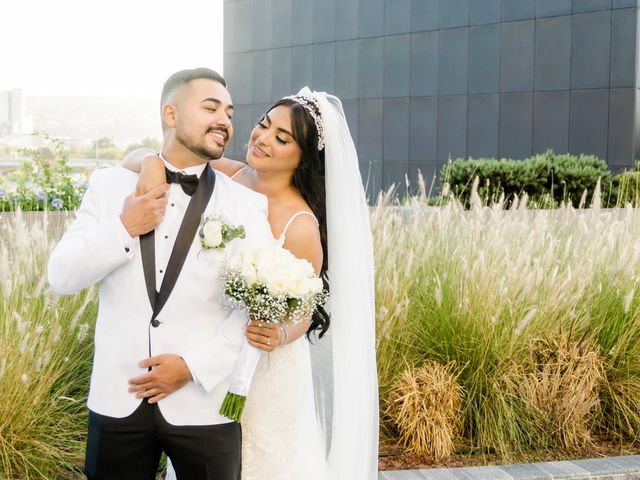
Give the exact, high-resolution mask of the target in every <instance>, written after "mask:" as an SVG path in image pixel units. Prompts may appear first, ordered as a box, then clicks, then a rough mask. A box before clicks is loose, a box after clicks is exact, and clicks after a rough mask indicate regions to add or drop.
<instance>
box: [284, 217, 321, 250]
mask: <svg viewBox="0 0 640 480" xmlns="http://www.w3.org/2000/svg"><path fill="white" fill-rule="evenodd" d="M300 215H309V216H310V217H312V218H313V219H314V220H315V221H316V223H318V219H317V218H316V216H315V215H314V214H313V213H311V212H307V211H304V210H302V211H300V212H297V213H294V214H293V215H292V216H291V218H290V219H289V221H288V222H287V224H286V225H285V226H284V230H282V233H281V234H280V237H278V240H279V241H280V244H283V243H284V239H285V236H286V234H287V230H288V229H289V226H290V225H291V223H292V222H293V221H294V220H295V219H296V218H298V217H299V216H300ZM318 224H319V223H318Z"/></svg>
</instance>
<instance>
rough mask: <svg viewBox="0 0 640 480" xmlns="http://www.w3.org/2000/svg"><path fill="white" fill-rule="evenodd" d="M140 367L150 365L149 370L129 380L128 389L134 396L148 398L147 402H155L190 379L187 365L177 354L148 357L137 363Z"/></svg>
mask: <svg viewBox="0 0 640 480" xmlns="http://www.w3.org/2000/svg"><path fill="white" fill-rule="evenodd" d="M139 365H140V367H141V368H149V367H151V369H152V370H151V371H150V372H148V373H145V374H144V375H140V376H139V377H134V378H131V379H130V380H129V384H130V385H131V386H130V387H129V391H130V392H132V393H135V394H136V398H148V399H149V403H156V402H158V401H160V400H162V399H163V398H165V397H166V396H168V395H169V394H170V393H173V392H175V391H176V390H178V389H180V388H182V387H183V386H184V385H186V384H187V383H188V382H189V380H191V372H190V371H189V367H187V364H186V363H185V361H184V360H183V359H182V357H180V356H178V355H173V354H171V353H164V354H162V355H158V356H156V357H149V358H146V359H144V360H143V361H141V362H140V363H139Z"/></svg>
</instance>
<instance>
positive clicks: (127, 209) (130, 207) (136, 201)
mask: <svg viewBox="0 0 640 480" xmlns="http://www.w3.org/2000/svg"><path fill="white" fill-rule="evenodd" d="M167 190H169V184H167V183H164V184H162V185H159V186H157V187H156V188H154V189H153V190H150V191H149V192H148V193H145V194H144V195H142V196H141V197H136V196H135V194H133V193H132V194H131V195H129V196H128V197H127V198H126V199H125V201H124V206H123V207H122V213H121V214H120V220H121V221H122V225H124V228H125V229H126V230H127V232H128V233H129V235H130V236H131V237H132V238H135V237H138V236H140V235H144V234H145V233H148V232H150V231H151V230H153V229H154V228H156V227H157V226H158V225H159V224H160V222H161V221H162V218H163V217H164V212H165V210H166V208H167V197H166V195H165V194H166V193H167Z"/></svg>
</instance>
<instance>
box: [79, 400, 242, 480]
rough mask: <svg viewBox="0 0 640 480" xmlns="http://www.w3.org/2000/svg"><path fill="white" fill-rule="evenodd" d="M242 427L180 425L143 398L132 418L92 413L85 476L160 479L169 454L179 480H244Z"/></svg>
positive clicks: (101, 479) (114, 479)
mask: <svg viewBox="0 0 640 480" xmlns="http://www.w3.org/2000/svg"><path fill="white" fill-rule="evenodd" d="M241 442H242V433H241V430H240V425H239V424H238V423H235V422H232V423H225V424H222V425H198V426H175V425H171V424H169V423H167V421H166V420H165V419H164V418H163V416H162V414H161V413H160V409H159V408H158V406H157V404H153V405H150V404H149V403H148V402H147V401H146V400H144V401H143V402H142V403H141V404H140V406H139V407H138V408H137V409H136V411H135V412H133V413H132V414H131V415H129V416H128V417H125V418H113V417H107V416H104V415H99V414H97V413H95V412H92V411H91V410H89V433H88V436H87V451H86V458H85V472H86V474H87V478H88V479H89V480H155V478H156V471H157V469H158V464H159V463H160V455H161V454H162V452H163V451H164V452H165V453H166V454H167V455H168V456H169V458H170V459H171V463H172V464H173V468H174V469H175V471H176V475H177V477H178V480H240V465H241Z"/></svg>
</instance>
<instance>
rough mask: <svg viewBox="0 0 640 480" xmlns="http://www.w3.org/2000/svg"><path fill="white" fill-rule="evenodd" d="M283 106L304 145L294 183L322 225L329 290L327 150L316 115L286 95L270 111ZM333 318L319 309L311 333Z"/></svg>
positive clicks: (322, 273)
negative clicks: (320, 147) (321, 145)
mask: <svg viewBox="0 0 640 480" xmlns="http://www.w3.org/2000/svg"><path fill="white" fill-rule="evenodd" d="M308 104H309V105H311V108H313V109H314V110H315V113H316V115H317V116H318V118H320V111H319V109H318V108H317V106H315V104H314V103H313V102H308ZM280 105H285V106H287V107H289V109H290V111H291V128H292V130H293V131H292V133H293V138H294V140H295V141H296V143H297V144H298V146H299V147H300V150H301V152H302V153H301V154H300V163H299V165H298V167H297V168H296V170H295V171H294V172H293V180H292V184H293V186H294V187H295V188H296V189H297V190H298V192H300V195H302V198H304V200H305V202H307V204H308V205H309V207H310V208H311V210H312V211H313V213H314V215H315V216H316V218H317V219H318V224H319V228H320V243H321V244H322V254H323V255H322V267H321V269H320V277H321V278H322V281H323V282H324V286H325V289H326V290H327V291H328V290H329V278H328V275H327V268H328V265H329V254H328V250H327V206H326V201H325V198H326V191H325V185H324V149H323V150H320V151H318V130H317V128H316V124H315V122H314V120H313V117H312V116H311V115H310V114H309V112H307V110H305V107H303V106H302V105H300V104H299V103H297V102H296V101H295V100H291V99H287V98H283V99H282V100H279V101H277V102H276V103H275V104H274V105H273V106H271V108H269V110H268V111H267V113H268V112H269V111H271V110H273V109H274V108H276V107H279V106H280ZM330 323H331V320H330V318H329V315H328V313H327V311H326V310H325V309H324V308H318V309H316V311H315V313H314V314H313V318H312V320H311V325H310V326H309V330H307V336H309V334H310V333H312V332H314V331H315V332H316V333H317V335H318V338H322V336H323V335H324V334H325V333H326V332H327V330H328V329H329V324H330Z"/></svg>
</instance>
